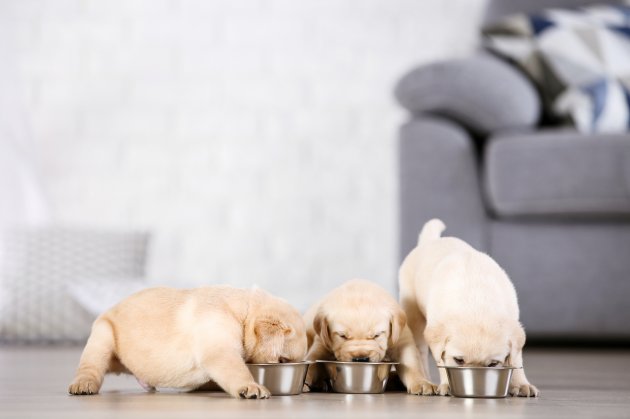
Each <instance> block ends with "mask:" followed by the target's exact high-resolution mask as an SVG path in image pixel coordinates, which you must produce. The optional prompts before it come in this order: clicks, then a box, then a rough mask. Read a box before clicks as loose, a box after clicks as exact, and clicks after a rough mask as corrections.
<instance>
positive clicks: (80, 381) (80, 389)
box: [68, 375, 101, 395]
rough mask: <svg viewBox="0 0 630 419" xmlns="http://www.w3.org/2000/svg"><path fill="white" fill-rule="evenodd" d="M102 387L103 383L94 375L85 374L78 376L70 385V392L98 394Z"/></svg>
mask: <svg viewBox="0 0 630 419" xmlns="http://www.w3.org/2000/svg"><path fill="white" fill-rule="evenodd" d="M100 388H101V384H100V383H99V382H98V381H97V380H95V379H94V378H92V377H88V376H85V375H82V376H77V377H76V378H75V379H74V381H73V382H72V384H70V387H68V393H70V394H75V395H88V394H97V393H98V391H99V390H100Z"/></svg>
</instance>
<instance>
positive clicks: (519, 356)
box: [505, 322, 525, 368]
mask: <svg viewBox="0 0 630 419" xmlns="http://www.w3.org/2000/svg"><path fill="white" fill-rule="evenodd" d="M508 346H509V348H510V352H509V355H508V356H507V358H506V359H505V365H506V366H509V367H516V368H521V367H522V366H523V352H522V351H523V346H525V330H524V329H523V326H521V324H520V323H519V322H516V324H515V325H514V326H513V327H512V334H511V335H510V339H509V340H508Z"/></svg>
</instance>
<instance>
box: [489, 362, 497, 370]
mask: <svg viewBox="0 0 630 419" xmlns="http://www.w3.org/2000/svg"><path fill="white" fill-rule="evenodd" d="M497 365H499V361H492V362H490V363H489V364H488V367H490V368H493V367H496V366H497Z"/></svg>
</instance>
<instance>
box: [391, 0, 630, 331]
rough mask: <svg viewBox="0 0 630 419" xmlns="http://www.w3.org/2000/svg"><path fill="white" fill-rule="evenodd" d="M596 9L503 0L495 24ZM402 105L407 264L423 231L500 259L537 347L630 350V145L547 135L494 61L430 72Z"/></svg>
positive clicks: (533, 100)
mask: <svg viewBox="0 0 630 419" xmlns="http://www.w3.org/2000/svg"><path fill="white" fill-rule="evenodd" d="M587 3H593V1H588V2H587V1H575V0H573V1H567V0H565V1H557V0H556V1H540V0H538V1H532V0H520V1H507V0H504V1H495V2H490V5H489V6H488V13H487V20H491V19H494V18H497V17H499V16H501V15H504V14H507V13H511V12H514V11H520V10H522V11H533V10H536V9H537V8H542V7H547V6H552V5H553V6H558V5H567V4H570V5H578V4H587ZM395 94H396V97H397V99H398V101H399V102H400V104H401V105H402V106H403V107H405V108H406V109H407V110H408V111H409V112H410V114H411V118H410V120H409V121H408V122H407V123H405V124H404V125H403V126H402V128H401V130H400V138H399V160H400V165H399V167H400V173H399V179H400V215H401V217H400V219H401V225H400V258H401V260H402V258H403V257H404V256H405V255H406V254H407V253H408V252H409V250H410V249H412V248H413V247H414V246H415V244H416V241H417V236H418V232H419V230H420V228H421V227H422V225H423V223H424V222H425V221H427V220H428V219H430V218H432V217H439V218H442V219H443V220H444V221H445V223H446V225H447V231H446V233H447V234H450V235H454V236H459V237H461V238H463V239H465V240H467V241H468V242H469V243H471V244H472V245H474V246H476V247H477V248H479V249H481V250H483V251H485V252H487V253H489V254H490V255H491V256H493V257H494V258H495V259H496V260H497V261H498V262H499V263H500V264H501V265H502V266H503V267H504V268H505V269H506V271H507V272H508V274H509V275H510V277H511V278H512V280H513V282H514V285H515V287H516V289H517V292H518V295H519V301H520V305H521V320H522V322H523V324H524V325H525V328H526V330H527V332H528V337H529V338H533V339H539V340H540V339H548V338H551V339H555V340H558V339H560V340H562V339H575V338H577V339H595V340H597V339H601V340H620V341H628V340H630V134H623V135H588V136H587V135H581V134H579V133H577V132H575V131H573V130H571V129H567V128H562V127H554V126H541V125H540V123H539V119H540V115H541V103H540V99H539V97H538V94H537V91H536V89H535V88H534V86H533V85H532V84H531V82H530V81H529V80H528V79H527V78H526V77H525V76H524V75H522V74H521V73H520V72H519V71H518V70H517V69H516V68H515V67H513V66H512V65H510V64H508V63H506V62H505V61H503V60H501V59H499V58H496V57H494V56H492V55H490V54H488V53H483V52H479V53H478V54H477V55H475V56H473V57H470V58H467V59H460V60H452V61H446V62H440V63H434V64H431V65H427V66H423V67H420V68H417V69H414V70H412V71H411V72H410V73H408V74H407V75H405V76H404V77H403V78H402V80H400V82H399V83H398V85H397V87H396V92H395Z"/></svg>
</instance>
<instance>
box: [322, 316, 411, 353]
mask: <svg viewBox="0 0 630 419" xmlns="http://www.w3.org/2000/svg"><path fill="white" fill-rule="evenodd" d="M406 322H407V318H406V316H405V313H404V312H403V311H402V310H401V309H400V308H399V307H396V308H395V309H394V310H389V309H387V308H383V307H377V306H373V305H364V306H358V307H357V306H355V307H345V308H343V307H342V308H341V309H335V310H332V309H331V310H326V309H325V308H324V307H322V309H320V311H319V312H318V313H317V315H316V316H315V319H314V321H313V328H314V329H315V333H316V334H317V335H318V336H319V337H320V339H321V340H322V342H323V343H324V345H325V346H326V347H327V348H328V349H329V350H330V351H331V352H332V353H333V354H334V355H335V359H337V360H339V361H358V362H380V361H382V360H383V359H384V358H385V355H386V353H387V349H388V348H389V347H391V346H392V345H394V344H395V343H396V341H397V340H398V337H399V336H400V333H401V330H402V329H403V328H404V327H405V324H406Z"/></svg>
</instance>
